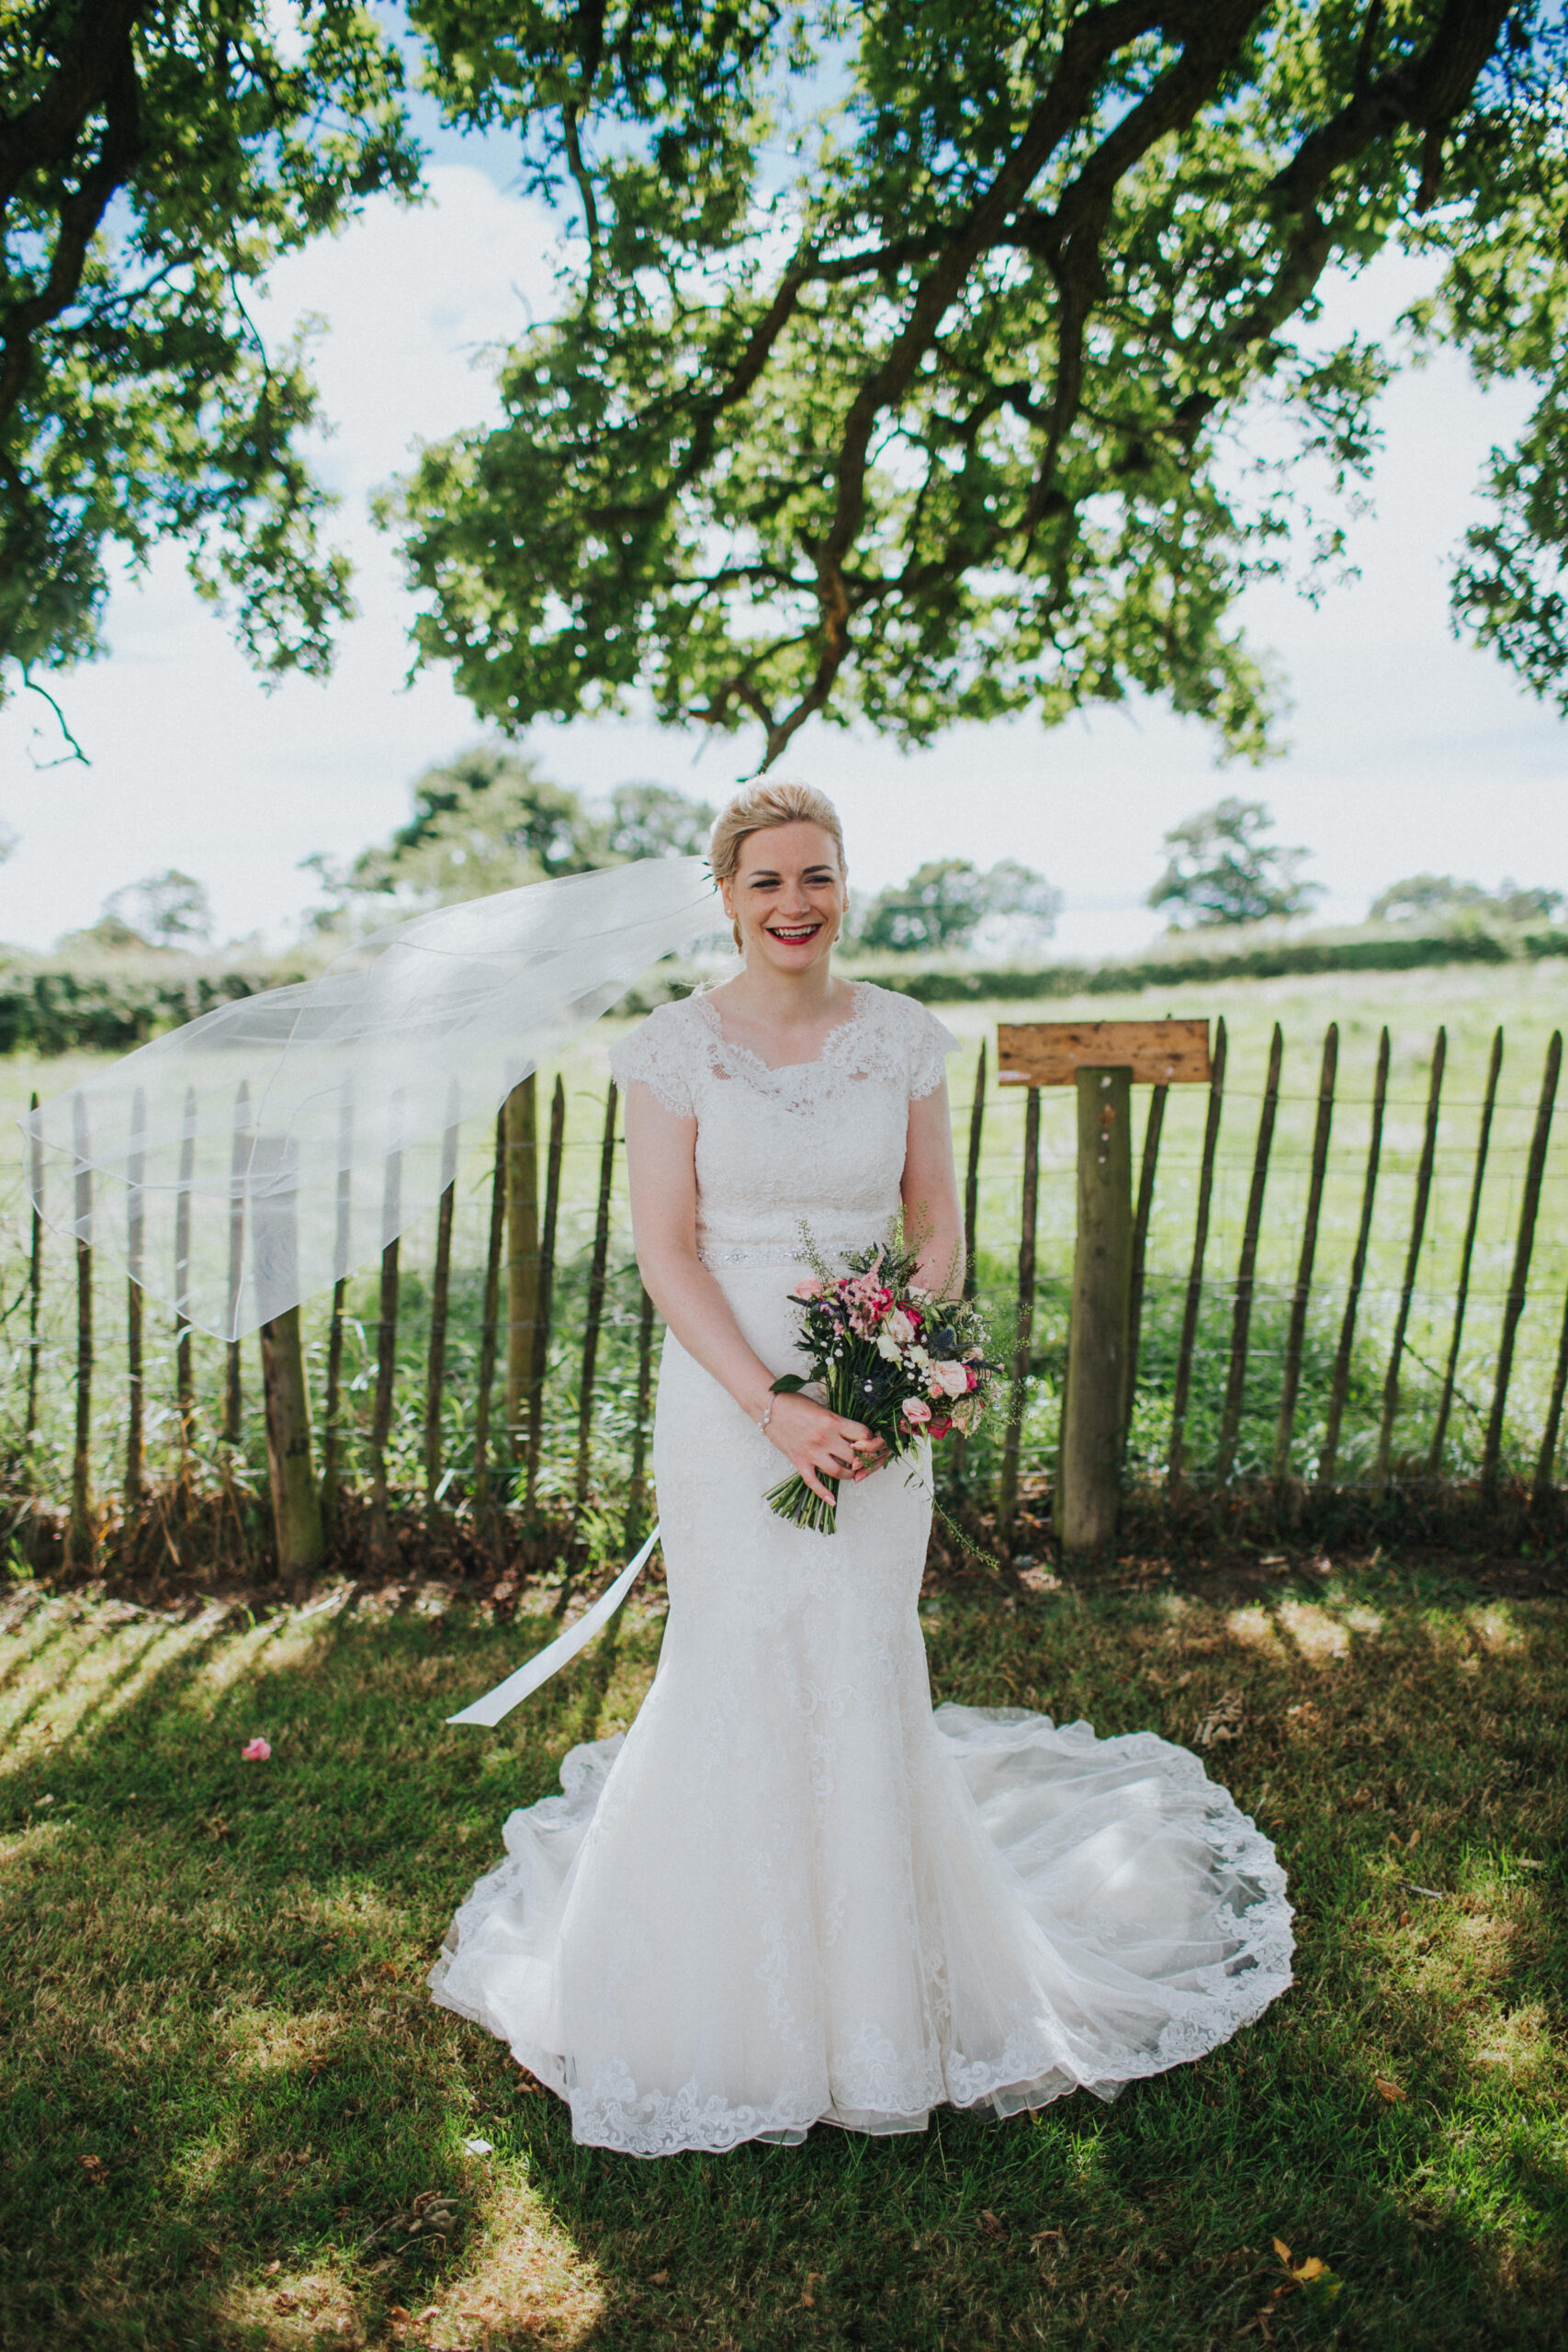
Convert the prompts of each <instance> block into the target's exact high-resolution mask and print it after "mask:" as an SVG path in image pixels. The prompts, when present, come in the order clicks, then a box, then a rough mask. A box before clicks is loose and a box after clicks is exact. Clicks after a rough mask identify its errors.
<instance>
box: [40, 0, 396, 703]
mask: <svg viewBox="0 0 1568 2352" xmlns="http://www.w3.org/2000/svg"><path fill="white" fill-rule="evenodd" d="M61 18H62V11H60V10H58V9H56V8H54V7H52V6H47V5H45V0H24V4H23V5H21V6H18V7H17V8H16V9H14V10H12V11H10V12H9V13H7V15H6V17H5V19H4V21H3V22H0V74H3V76H4V80H5V85H6V90H7V94H8V96H9V97H10V99H11V103H12V105H13V107H14V108H15V111H13V112H12V114H11V115H10V116H9V118H8V119H6V121H4V122H0V233H3V238H4V243H3V247H0V551H3V561H0V662H6V661H9V662H15V663H17V664H19V665H21V666H22V667H23V668H24V669H25V668H26V667H27V666H28V665H29V664H34V663H36V664H38V665H39V666H40V667H43V668H62V667H65V666H68V665H69V664H70V663H71V662H75V661H79V660H82V659H84V658H85V657H87V656H89V655H90V654H92V653H93V652H95V651H96V650H98V642H99V639H98V628H99V620H100V616H101V613H102V608H103V604H104V600H105V597H106V594H107V569H106V559H107V550H108V548H110V547H111V546H113V547H118V549H119V550H120V552H121V554H122V555H123V556H128V557H129V558H130V561H131V562H132V564H133V565H136V564H140V563H141V562H144V561H145V560H146V558H147V556H148V554H149V553H150V551H151V549H152V547H153V545H154V544H155V543H156V542H157V541H159V540H160V539H164V538H169V537H173V538H176V539H180V540H183V541H184V542H185V544H186V547H187V548H189V550H190V560H191V567H192V572H193V576H194V578H195V580H196V582H197V587H198V588H199V590H200V591H201V593H202V594H205V595H207V596H209V597H210V598H212V599H213V600H214V601H221V602H223V603H225V604H227V605H231V608H232V611H233V616H234V626H235V629H236V633H237V635H238V637H239V639H240V641H241V643H242V644H243V646H244V648H245V650H246V651H247V653H248V654H249V655H250V657H251V659H252V660H253V661H254V662H256V664H257V665H258V666H259V667H260V668H262V669H263V670H264V671H268V672H271V673H281V672H283V671H286V670H289V669H299V670H303V671H305V672H306V673H309V674H312V675H318V674H320V673H321V672H323V671H324V670H325V668H326V667H327V665H328V662H329V661H330V658H331V639H332V632H333V628H334V627H335V625H336V624H337V623H338V621H340V620H341V619H342V618H343V617H344V616H345V615H346V614H347V613H349V612H350V611H351V610H352V605H351V602H350V598H349V594H348V571H347V566H346V564H345V562H344V560H343V559H342V558H341V557H340V556H338V555H335V554H333V552H332V551H331V550H330V549H329V548H326V546H325V545H324V544H323V539H322V524H323V520H324V516H325V515H326V512H327V509H328V506H329V503H330V502H329V500H328V498H327V496H326V493H325V492H323V491H322V490H321V486H320V485H319V483H317V482H316V481H315V480H314V479H313V477H312V476H311V474H310V469H309V468H308V466H307V465H306V463H305V460H304V459H303V458H302V457H301V455H300V452H299V444H300V441H301V439H302V437H303V436H304V435H305V434H306V433H307V432H308V431H309V430H310V427H311V426H312V425H314V424H316V422H317V421H318V420H317V411H316V400H315V392H314V389H313V387H312V385H311V383H310V378H309V375H308V373H307V371H306V368H305V364H304V354H303V351H302V349H301V347H300V346H299V345H293V346H290V347H287V348H284V349H282V350H276V351H268V350H266V349H264V347H263V345H262V343H261V340H260V338H259V337H258V335H257V333H256V330H255V328H254V325H253V324H252V322H251V320H250V318H249V316H248V315H247V311H246V294H247V289H248V288H250V287H252V286H254V283H255V282H256V281H257V280H258V279H259V278H260V277H262V276H263V275H264V273H265V270H266V269H267V267H268V266H269V265H270V264H271V263H272V262H273V261H274V260H276V258H277V257H278V256H279V255H280V254H285V253H288V252H289V251H291V250H293V249H295V248H296V247H298V246H299V245H300V244H301V243H304V242H305V241H306V240H307V239H308V238H310V237H311V236H313V235H317V234H319V233H321V232H322V231H324V230H329V229H332V228H333V227H335V226H337V225H339V224H340V223H341V222H342V221H344V220H345V219H346V218H347V217H348V216H349V214H350V213H351V212H352V211H353V209H355V206H356V205H357V204H358V203H359V202H360V201H361V200H362V199H363V198H365V197H366V196H367V195H369V194H370V193H372V192H373V191H374V190H376V189H378V188H395V189H399V190H401V191H402V192H403V193H405V194H412V192H413V190H414V188H415V187H416V185H417V177H418V153H417V150H416V149H415V147H414V145H413V143H412V141H411V139H410V137H409V134H408V130H407V126H406V124H405V122H404V119H403V116H402V111H401V105H400V89H401V69H400V60H399V57H398V53H397V51H396V50H395V49H394V48H393V47H392V45H391V43H390V42H389V40H387V38H386V37H385V35H383V33H382V32H381V31H380V30H379V28H378V26H377V25H376V23H375V22H374V20H373V19H372V17H371V16H370V15H369V13H368V11H367V9H365V8H364V7H362V6H358V5H356V0H304V5H302V6H299V8H298V10H294V11H290V12H288V18H287V22H285V21H284V19H282V18H278V17H276V12H273V11H269V10H268V9H267V8H266V7H265V6H263V5H262V0H219V5H217V6H208V5H206V4H205V0H175V6H171V7H168V8H164V9H161V10H156V11H154V10H153V9H152V8H151V7H149V6H146V5H145V0H78V5H77V6H75V8H74V10H73V11H71V12H69V18H68V21H69V29H68V31H66V32H65V33H64V34H63V36H62V34H61V32H60V30H59V27H60V22H61Z"/></svg>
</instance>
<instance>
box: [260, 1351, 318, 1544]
mask: <svg viewBox="0 0 1568 2352" xmlns="http://www.w3.org/2000/svg"><path fill="white" fill-rule="evenodd" d="M261 1359H262V1392H263V1395H264V1397H265V1403H266V1467H267V1477H268V1480H269V1482H270V1485H271V1487H272V1522H273V1529H274V1532H275V1534H276V1541H277V1573H278V1575H279V1577H281V1578H282V1579H283V1581H284V1582H285V1583H286V1584H289V1585H292V1586H295V1587H299V1585H301V1584H302V1583H303V1582H304V1580H305V1579H306V1577H309V1576H310V1575H312V1574H313V1573H314V1571H315V1570H316V1569H317V1568H319V1567H320V1566H321V1561H322V1558H323V1556H324V1555H325V1551H326V1544H325V1541H324V1538H323V1534H322V1530H321V1495H320V1492H319V1490H318V1488H317V1486H316V1473H315V1465H314V1464H313V1463H312V1462H311V1459H310V1392H309V1390H308V1389H307V1387H306V1385H305V1350H304V1346H303V1343H302V1341H301V1340H300V1335H299V1308H298V1307H297V1306H291V1307H289V1309H288V1312H287V1314H284V1315H279V1316H276V1317H274V1319H273V1320H272V1322H270V1323H264V1324H263V1325H262V1327H261Z"/></svg>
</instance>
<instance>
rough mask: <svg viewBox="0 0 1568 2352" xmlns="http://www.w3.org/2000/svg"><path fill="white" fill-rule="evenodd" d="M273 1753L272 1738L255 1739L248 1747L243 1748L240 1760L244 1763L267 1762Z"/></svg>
mask: <svg viewBox="0 0 1568 2352" xmlns="http://www.w3.org/2000/svg"><path fill="white" fill-rule="evenodd" d="M271 1754H272V1742H271V1741H270V1740H267V1739H253V1740H252V1742H251V1744H250V1746H249V1747H242V1748H241V1750H240V1760H241V1762H242V1763H243V1764H265V1762H266V1759H267V1758H268V1757H269V1756H270V1755H271Z"/></svg>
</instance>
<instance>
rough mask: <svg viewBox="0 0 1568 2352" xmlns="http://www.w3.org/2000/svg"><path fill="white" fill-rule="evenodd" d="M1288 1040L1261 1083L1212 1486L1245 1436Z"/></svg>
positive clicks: (1224, 1477) (1274, 1048)
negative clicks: (1256, 1291)
mask: <svg viewBox="0 0 1568 2352" xmlns="http://www.w3.org/2000/svg"><path fill="white" fill-rule="evenodd" d="M1284 1051H1285V1039H1284V1035H1283V1033H1282V1031H1281V1030H1280V1024H1279V1023H1278V1022H1277V1021H1276V1023H1274V1035H1273V1036H1272V1037H1271V1038H1270V1039H1269V1071H1268V1075H1267V1077H1266V1078H1265V1080H1264V1081H1263V1108H1262V1110H1261V1111H1260V1112H1259V1113H1258V1147H1257V1149H1256V1150H1255V1151H1254V1153H1253V1156H1252V1185H1251V1189H1250V1191H1249V1192H1248V1193H1247V1221H1246V1223H1245V1224H1244V1225H1243V1227H1242V1229H1241V1256H1240V1258H1239V1260H1238V1261H1237V1262H1236V1270H1235V1306H1234V1307H1233V1309H1232V1313H1231V1353H1230V1364H1229V1367H1228V1369H1227V1371H1226V1374H1225V1399H1224V1408H1223V1409H1222V1411H1221V1414H1220V1443H1219V1450H1218V1452H1217V1453H1215V1456H1214V1484H1215V1486H1216V1487H1224V1486H1226V1485H1228V1484H1229V1481H1230V1475H1231V1469H1232V1466H1233V1464H1234V1463H1235V1448H1236V1439H1237V1437H1238V1436H1239V1434H1240V1430H1241V1408H1242V1400H1243V1398H1244V1397H1245V1395H1246V1391H1247V1343H1248V1340H1249V1338H1250V1336H1251V1329H1252V1292H1253V1283H1254V1279H1255V1276H1256V1273H1257V1268H1258V1232H1259V1229H1260V1227H1261V1226H1262V1223H1263V1193H1264V1188H1265V1186H1266V1185H1267V1184H1268V1182H1269V1153H1270V1151H1271V1150H1272V1149H1273V1145H1274V1121H1275V1117H1276V1115H1277V1114H1278V1112H1279V1108H1280V1062H1281V1060H1282V1059H1283V1057H1284Z"/></svg>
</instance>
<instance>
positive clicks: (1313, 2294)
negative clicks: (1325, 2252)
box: [1258, 2238, 1345, 2319]
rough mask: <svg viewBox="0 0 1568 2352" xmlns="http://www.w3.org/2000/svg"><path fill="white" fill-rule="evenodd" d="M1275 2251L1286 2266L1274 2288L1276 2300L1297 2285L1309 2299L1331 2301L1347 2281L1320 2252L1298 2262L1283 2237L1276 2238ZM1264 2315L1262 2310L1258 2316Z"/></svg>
mask: <svg viewBox="0 0 1568 2352" xmlns="http://www.w3.org/2000/svg"><path fill="white" fill-rule="evenodd" d="M1274 2251H1275V2253H1276V2254H1277V2255H1278V2256H1279V2257H1280V2261H1281V2263H1282V2264H1283V2265H1284V2268H1285V2276H1284V2278H1283V2279H1282V2280H1281V2281H1280V2285H1279V2286H1278V2287H1276V2288H1275V2290H1274V2294H1275V2298H1276V2300H1277V2299H1278V2298H1279V2297H1280V2295H1287V2294H1289V2293H1290V2291H1291V2290H1292V2287H1296V2288H1300V2289H1301V2290H1302V2291H1303V2293H1304V2294H1305V2295H1306V2297H1307V2299H1308V2301H1314V2302H1329V2303H1331V2302H1332V2301H1334V2298H1335V2296H1336V2295H1337V2293H1338V2292H1339V2290H1340V2288H1341V2287H1342V2286H1343V2285H1344V2283H1345V2282H1344V2280H1343V2279H1342V2278H1339V2276H1338V2275H1337V2272H1335V2271H1332V2270H1330V2268H1329V2267H1328V2265H1327V2263H1326V2262H1325V2260H1324V2259H1323V2256H1321V2255H1320V2254H1309V2255H1308V2256H1307V2257H1306V2259H1305V2261H1304V2262H1297V2261H1296V2260H1295V2258H1294V2256H1292V2253H1291V2249H1290V2247H1289V2246H1288V2245H1286V2244H1285V2241H1284V2239H1283V2238H1276V2239H1275V2240H1274ZM1262 2316H1263V2314H1262V2313H1261V2312H1259V2313H1258V2317H1259V2318H1260V2319H1261V2318H1262Z"/></svg>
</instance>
